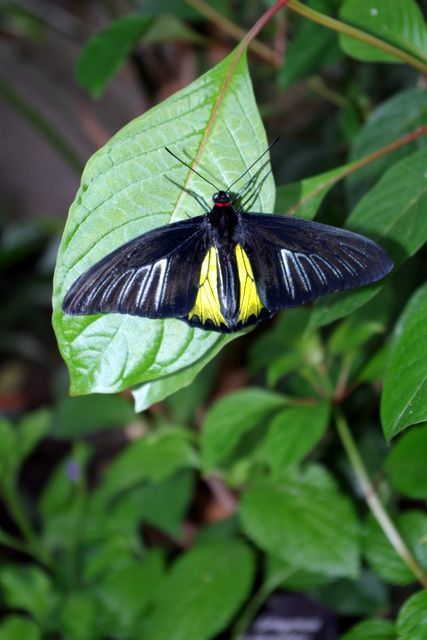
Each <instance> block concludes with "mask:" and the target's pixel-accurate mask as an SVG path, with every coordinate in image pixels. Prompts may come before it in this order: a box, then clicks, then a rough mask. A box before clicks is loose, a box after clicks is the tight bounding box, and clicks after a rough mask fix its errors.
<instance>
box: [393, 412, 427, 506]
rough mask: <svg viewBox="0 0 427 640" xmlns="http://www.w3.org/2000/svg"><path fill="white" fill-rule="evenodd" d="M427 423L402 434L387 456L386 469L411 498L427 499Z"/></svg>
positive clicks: (394, 483)
mask: <svg viewBox="0 0 427 640" xmlns="http://www.w3.org/2000/svg"><path fill="white" fill-rule="evenodd" d="M426 460H427V424H422V425H419V426H418V427H414V428H412V429H411V430H410V431H408V432H407V433H405V434H404V435H402V437H401V438H400V439H399V442H398V443H397V444H396V445H395V446H394V447H393V449H392V450H391V451H390V453H389V454H388V456H387V460H386V469H387V473H388V475H389V478H390V480H391V482H392V484H393V486H394V487H395V489H397V491H400V493H403V495H405V496H409V497H410V498H415V499H420V500H425V499H427V475H426Z"/></svg>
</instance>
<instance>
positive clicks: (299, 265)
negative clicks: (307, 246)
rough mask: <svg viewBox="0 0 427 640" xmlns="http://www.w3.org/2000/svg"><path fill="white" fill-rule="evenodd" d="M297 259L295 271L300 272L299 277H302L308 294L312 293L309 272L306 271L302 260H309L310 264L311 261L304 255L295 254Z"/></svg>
mask: <svg viewBox="0 0 427 640" xmlns="http://www.w3.org/2000/svg"><path fill="white" fill-rule="evenodd" d="M294 257H295V262H294V264H295V269H296V270H297V271H298V275H299V277H300V280H301V282H302V284H303V287H304V289H305V290H306V291H307V292H308V291H311V284H310V278H309V277H308V276H307V272H306V270H305V269H304V267H303V265H302V262H301V260H302V258H305V259H306V260H308V262H309V264H310V263H311V260H310V258H309V257H308V256H306V255H305V254H304V253H295V254H294Z"/></svg>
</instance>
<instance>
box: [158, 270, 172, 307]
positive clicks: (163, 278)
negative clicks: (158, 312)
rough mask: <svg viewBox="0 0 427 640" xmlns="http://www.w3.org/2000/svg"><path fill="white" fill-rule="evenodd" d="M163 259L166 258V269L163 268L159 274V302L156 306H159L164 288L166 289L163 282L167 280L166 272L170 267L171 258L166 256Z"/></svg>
mask: <svg viewBox="0 0 427 640" xmlns="http://www.w3.org/2000/svg"><path fill="white" fill-rule="evenodd" d="M165 260H166V270H165V269H163V275H162V276H161V288H160V298H159V302H158V304H157V306H159V303H160V302H162V300H163V297H164V295H165V290H166V287H165V284H166V282H167V281H168V273H169V269H170V266H171V262H172V261H171V260H168V259H167V258H165Z"/></svg>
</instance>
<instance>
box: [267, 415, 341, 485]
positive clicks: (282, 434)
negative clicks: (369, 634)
mask: <svg viewBox="0 0 427 640" xmlns="http://www.w3.org/2000/svg"><path fill="white" fill-rule="evenodd" d="M328 420H329V405H328V403H327V402H320V403H319V404H314V405H313V406H307V407H304V406H303V407H292V408H289V409H284V410H283V411H280V412H279V413H278V414H277V415H276V416H274V418H273V419H272V420H271V424H270V426H269V428H268V432H267V434H266V437H265V439H264V440H263V441H262V443H261V444H260V446H259V447H258V449H257V453H256V458H257V459H258V460H260V461H262V462H264V463H266V464H267V465H268V466H269V467H270V469H271V470H272V472H273V474H274V475H275V477H279V476H280V475H281V474H282V473H283V470H284V469H285V467H289V466H291V465H293V464H296V463H298V462H300V461H301V460H302V459H303V458H304V456H306V455H307V454H308V453H309V452H310V451H311V449H313V447H314V446H315V445H316V444H317V443H318V441H319V440H320V438H321V437H322V436H323V434H324V433H325V431H326V427H327V426H328Z"/></svg>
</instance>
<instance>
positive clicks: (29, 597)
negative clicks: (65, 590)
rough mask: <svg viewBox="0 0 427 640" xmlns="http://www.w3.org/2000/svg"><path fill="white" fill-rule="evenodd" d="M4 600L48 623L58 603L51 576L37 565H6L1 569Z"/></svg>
mask: <svg viewBox="0 0 427 640" xmlns="http://www.w3.org/2000/svg"><path fill="white" fill-rule="evenodd" d="M0 588H1V592H2V596H3V601H4V603H5V604H7V606H8V607H9V608H10V609H23V610H24V611H27V612H28V613H31V615H32V616H33V617H34V618H35V619H36V620H37V621H38V622H40V623H41V625H42V626H44V625H45V624H47V622H48V620H49V618H50V616H51V615H52V613H53V610H54V609H55V607H56V606H57V604H58V596H57V594H56V593H55V591H54V585H53V582H52V579H51V578H50V576H48V575H47V573H45V572H44V571H43V570H42V569H40V567H37V566H35V565H30V564H27V565H21V566H18V565H11V564H10V565H5V566H3V567H2V568H1V569H0Z"/></svg>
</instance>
